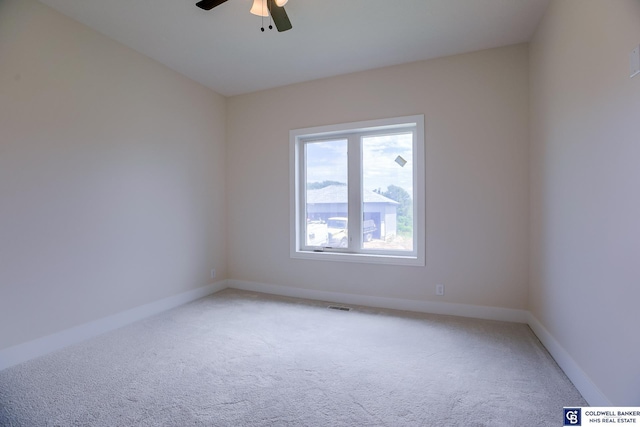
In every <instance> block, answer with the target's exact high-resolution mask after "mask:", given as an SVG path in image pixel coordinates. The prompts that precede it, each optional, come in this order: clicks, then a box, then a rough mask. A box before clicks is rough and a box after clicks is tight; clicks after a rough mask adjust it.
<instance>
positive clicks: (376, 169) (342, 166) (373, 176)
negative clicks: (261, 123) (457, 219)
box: [291, 116, 424, 265]
mask: <svg viewBox="0 0 640 427" xmlns="http://www.w3.org/2000/svg"><path fill="white" fill-rule="evenodd" d="M423 123H424V119H423V116H411V117H400V118H396V119H386V120H376V121H369V122H359V123H351V124H343V125H335V126H325V127H319V128H308V129H299V130H295V131H291V170H292V173H291V218H292V236H291V256H292V257H295V258H312V259H332V260H339V261H359V262H384V263H394V264H409V265H424V130H423V129H424V124H423Z"/></svg>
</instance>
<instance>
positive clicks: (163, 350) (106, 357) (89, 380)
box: [0, 290, 587, 427]
mask: <svg viewBox="0 0 640 427" xmlns="http://www.w3.org/2000/svg"><path fill="white" fill-rule="evenodd" d="M586 405H587V404H586V402H585V401H584V400H583V398H582V397H581V396H580V394H579V393H578V392H577V390H576V389H575V388H574V387H573V385H572V384H571V382H570V381H569V380H568V379H567V378H566V376H565V375H564V374H563V372H562V371H561V370H560V368H559V367H558V366H557V365H556V363H555V362H554V361H553V359H552V358H551V357H550V356H549V354H548V353H547V352H546V350H545V349H544V347H542V345H541V344H540V342H539V341H538V340H537V339H536V337H535V336H534V335H533V333H532V332H531V330H530V329H529V328H528V327H527V326H526V325H523V324H514V323H504V322H493V321H482V320H474V319H466V318H457V317H448V316H436V315H422V314H415V313H406V312H398V311H390V310H379V309H370V308H363V307H355V308H354V310H352V311H350V312H346V311H337V310H330V309H328V308H327V304H323V303H320V302H315V301H307V300H295V299H288V298H280V297H274V296H268V295H263V294H256V293H250V292H242V291H236V290H225V291H222V292H220V293H217V294H215V295H212V296H210V297H207V298H203V299H201V300H198V301H195V302H193V303H191V304H187V305H185V306H182V307H179V308H177V309H174V310H171V311H169V312H166V313H163V314H161V315H158V316H155V317H152V318H150V319H147V320H144V321H141V322H138V323H135V324H133V325H130V326H127V327H125V328H122V329H120V330H117V331H115V332H112V333H109V334H105V335H102V336H100V337H98V338H95V339H92V340H89V341H87V342H84V343H82V344H80V345H76V346H73V347H70V348H67V349H64V350H62V351H59V352H56V353H53V354H50V355H47V356H44V357H41V358H39V359H36V360H32V361H29V362H27V363H23V364H21V365H18V366H15V367H13V368H9V369H5V370H4V371H0V425H1V426H3V427H4V426H28V427H32V426H37V427H40V426H42V427H44V426H110V427H113V426H177V427H178V426H179V427H188V426H390V427H397V426H546V425H548V426H558V425H561V422H562V407H563V406H586Z"/></svg>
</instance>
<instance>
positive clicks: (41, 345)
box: [0, 280, 227, 370]
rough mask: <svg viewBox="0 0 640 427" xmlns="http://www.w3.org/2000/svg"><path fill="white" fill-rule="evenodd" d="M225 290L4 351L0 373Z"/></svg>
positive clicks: (206, 289)
mask: <svg viewBox="0 0 640 427" xmlns="http://www.w3.org/2000/svg"><path fill="white" fill-rule="evenodd" d="M225 288H227V281H226V280H222V281H219V282H216V283H212V284H210V285H208V286H203V287H201V288H198V289H193V290H191V291H187V292H183V293H181V294H178V295H173V296H170V297H167V298H163V299H161V300H158V301H154V302H151V303H149V304H145V305H141V306H139V307H135V308H132V309H130V310H127V311H123V312H120V313H116V314H114V315H111V316H108V317H104V318H102V319H98V320H94V321H92V322H89V323H85V324H82V325H79V326H75V327H73V328H70V329H65V330H63V331H60V332H56V333H55V334H51V335H47V336H45V337H42V338H38V339H35V340H33V341H28V342H26V343H22V344H18V345H15V346H13V347H9V348H6V349H4V350H0V370H3V369H5V368H9V367H11V366H14V365H17V364H18V363H22V362H26V361H27V360H30V359H34V358H36V357H39V356H43V355H45V354H47V353H50V352H52V351H56V350H60V349H62V348H64V347H67V346H69V345H73V344H77V343H79V342H81V341H84V340H86V339H89V338H93V337H95V336H98V335H101V334H104V333H105V332H109V331H112V330H114V329H118V328H121V327H123V326H125V325H128V324H130V323H133V322H136V321H138V320H142V319H145V318H147V317H150V316H153V315H155V314H158V313H161V312H163V311H166V310H170V309H172V308H175V307H178V306H180V305H183V304H186V303H188V302H191V301H195V300H197V299H199V298H202V297H205V296H207V295H210V294H212V293H215V292H218V291H221V290H223V289H225Z"/></svg>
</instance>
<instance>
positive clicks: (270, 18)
mask: <svg viewBox="0 0 640 427" xmlns="http://www.w3.org/2000/svg"><path fill="white" fill-rule="evenodd" d="M267 1H273V0H267ZM264 4H265V2H262V17H261V19H262V26H261V27H260V31H262V32H263V33H264ZM272 7H273V6H272ZM267 8H268V6H267ZM272 23H273V18H272V17H271V12H269V29H270V30H273V25H272Z"/></svg>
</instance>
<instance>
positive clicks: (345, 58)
mask: <svg viewBox="0 0 640 427" xmlns="http://www.w3.org/2000/svg"><path fill="white" fill-rule="evenodd" d="M40 1H41V2H42V3H44V4H47V5H49V6H51V7H52V8H54V9H56V10H58V11H60V12H62V13H63V14H65V15H68V16H70V17H72V18H74V19H76V20H77V21H80V22H82V23H84V24H86V25H87V26H89V27H91V28H93V29H95V30H96V31H98V32H100V33H103V34H105V35H107V36H108V37H111V38H113V39H115V40H117V41H119V42H121V43H123V44H125V45H127V46H129V47H131V48H133V49H135V50H137V51H139V52H141V53H143V54H144V55H147V56H149V57H151V58H154V59H155V60H157V61H159V62H161V63H163V64H165V65H167V66H168V67H170V68H172V69H174V70H176V71H178V72H180V73H182V74H184V75H186V76H188V77H190V78H192V79H193V80H196V81H198V82H200V83H202V84H204V85H206V86H208V87H210V88H211V89H213V90H215V91H216V92H218V93H220V94H222V95H225V96H231V95H237V94H242V93H248V92H253V91H257V90H262V89H268V88H272V87H277V86H283V85H287V84H290V83H297V82H303V81H308V80H314V79H318V78H323V77H329V76H334V75H339V74H345V73H351V72H355V71H362V70H368V69H373V68H379V67H383V66H387V65H395V64H401V63H405V62H412V61H419V60H423V59H430V58H435V57H440V56H447V55H454V54H458V53H465V52H471V51H475V50H481V49H487V48H492V47H498V46H506V45H510V44H515V43H521V42H526V41H529V40H530V38H531V36H532V35H533V33H534V31H535V29H536V27H537V25H538V22H539V21H540V19H541V18H542V15H543V13H544V11H545V9H546V7H547V5H548V3H549V0H289V3H288V4H287V5H286V6H285V10H286V11H287V13H288V15H289V18H290V20H291V23H292V24H293V29H292V30H290V31H287V32H283V33H278V32H277V31H276V30H275V29H274V30H271V31H269V30H266V31H265V32H264V33H262V32H260V27H261V25H262V24H261V18H260V17H257V16H255V15H252V14H250V13H249V8H250V7H251V4H252V0H229V1H227V2H226V3H224V4H222V5H220V6H218V7H217V8H214V9H213V10H211V11H208V12H207V11H203V10H201V9H200V8H197V7H196V6H195V3H196V1H197V0H40Z"/></svg>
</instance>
